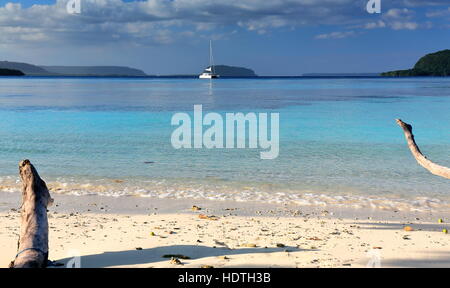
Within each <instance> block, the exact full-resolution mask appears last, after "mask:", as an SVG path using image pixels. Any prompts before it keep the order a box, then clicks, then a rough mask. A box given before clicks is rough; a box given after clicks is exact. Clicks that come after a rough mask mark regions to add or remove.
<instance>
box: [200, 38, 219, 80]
mask: <svg viewBox="0 0 450 288" xmlns="http://www.w3.org/2000/svg"><path fill="white" fill-rule="evenodd" d="M219 77H220V76H219V75H217V74H216V71H215V67H214V56H213V49H212V41H211V40H210V41H209V67H208V68H206V69H205V70H204V71H203V73H202V74H201V75H200V76H199V78H200V79H216V78H219Z"/></svg>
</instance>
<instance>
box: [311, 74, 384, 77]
mask: <svg viewBox="0 0 450 288" xmlns="http://www.w3.org/2000/svg"><path fill="white" fill-rule="evenodd" d="M302 76H303V77H377V76H380V73H305V74H303V75H302Z"/></svg>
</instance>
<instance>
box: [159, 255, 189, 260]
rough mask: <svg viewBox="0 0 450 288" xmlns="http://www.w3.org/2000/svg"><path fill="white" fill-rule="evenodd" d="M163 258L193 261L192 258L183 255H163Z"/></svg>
mask: <svg viewBox="0 0 450 288" xmlns="http://www.w3.org/2000/svg"><path fill="white" fill-rule="evenodd" d="M162 258H170V259H173V258H176V259H183V260H189V259H191V257H189V256H185V255H182V254H167V255H163V256H162Z"/></svg>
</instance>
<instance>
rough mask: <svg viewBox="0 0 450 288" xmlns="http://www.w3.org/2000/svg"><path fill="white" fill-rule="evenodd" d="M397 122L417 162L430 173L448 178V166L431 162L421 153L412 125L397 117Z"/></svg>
mask: <svg viewBox="0 0 450 288" xmlns="http://www.w3.org/2000/svg"><path fill="white" fill-rule="evenodd" d="M397 124H398V125H399V126H400V127H401V128H402V129H403V132H405V138H406V141H407V143H408V147H409V150H411V153H412V154H413V156H414V158H416V160H417V162H418V163H419V164H420V165H421V166H422V167H424V168H425V169H427V170H428V171H430V172H431V173H432V174H434V175H437V176H441V177H444V178H447V179H450V168H448V167H444V166H441V165H438V164H436V163H433V162H431V161H430V160H428V159H427V157H425V155H423V154H422V152H421V151H420V149H419V147H418V146H417V144H416V141H415V140H414V135H413V133H412V126H411V125H409V124H407V123H405V122H403V121H402V120H400V119H397Z"/></svg>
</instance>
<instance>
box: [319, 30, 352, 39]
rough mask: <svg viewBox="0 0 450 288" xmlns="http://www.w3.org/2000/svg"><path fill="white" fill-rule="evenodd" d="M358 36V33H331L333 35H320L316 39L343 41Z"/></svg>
mask: <svg viewBox="0 0 450 288" xmlns="http://www.w3.org/2000/svg"><path fill="white" fill-rule="evenodd" d="M356 35H357V33H356V32H355V31H344V32H341V31H337V32H331V33H327V34H319V35H317V36H316V37H315V38H316V39H319V40H324V39H343V38H348V37H353V36H356Z"/></svg>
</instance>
